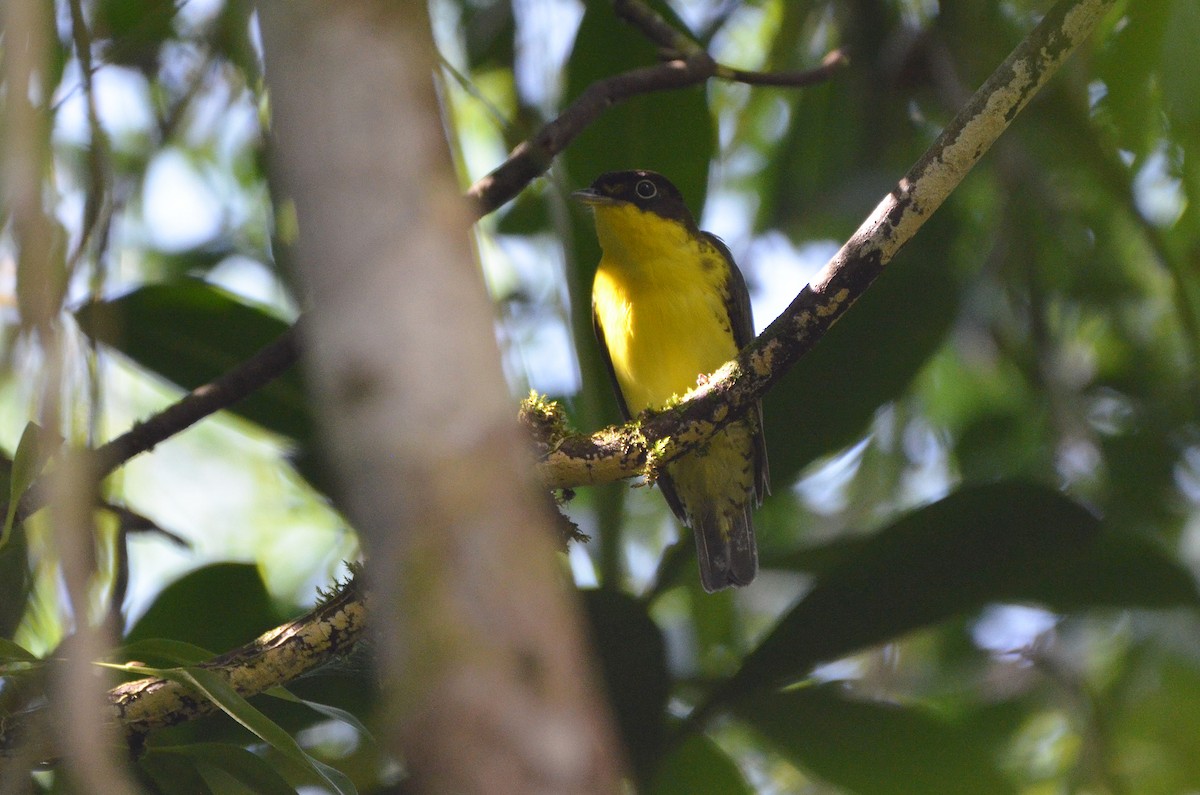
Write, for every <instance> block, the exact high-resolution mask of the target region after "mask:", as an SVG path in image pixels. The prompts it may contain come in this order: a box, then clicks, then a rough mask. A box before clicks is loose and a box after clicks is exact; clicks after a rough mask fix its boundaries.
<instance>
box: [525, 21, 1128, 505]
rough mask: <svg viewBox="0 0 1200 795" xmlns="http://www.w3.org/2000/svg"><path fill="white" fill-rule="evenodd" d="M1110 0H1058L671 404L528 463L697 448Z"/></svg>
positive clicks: (992, 134)
mask: <svg viewBox="0 0 1200 795" xmlns="http://www.w3.org/2000/svg"><path fill="white" fill-rule="evenodd" d="M1114 1H1115V0H1060V2H1059V3H1057V4H1056V5H1055V6H1054V7H1053V8H1052V9H1050V11H1049V12H1048V13H1047V14H1046V16H1045V17H1044V18H1043V19H1042V21H1041V22H1040V23H1039V24H1038V25H1037V27H1035V28H1034V29H1033V30H1032V31H1031V32H1030V33H1029V35H1028V36H1027V37H1026V38H1025V40H1024V41H1022V42H1021V44H1020V45H1018V46H1017V48H1016V49H1015V50H1013V52H1012V54H1011V55H1009V56H1008V58H1007V59H1006V60H1005V61H1004V62H1003V63H1002V64H1001V65H1000V66H999V67H998V68H997V69H996V71H995V72H993V73H992V75H991V77H989V78H988V79H987V81H986V82H985V83H984V84H983V85H982V86H981V87H980V88H979V90H978V91H976V92H975V94H974V95H973V96H972V97H971V99H970V100H969V101H968V102H967V103H966V104H965V105H964V106H963V107H962V109H961V110H960V111H959V113H958V115H957V116H955V118H954V119H953V120H952V121H951V122H950V124H949V125H947V127H946V129H945V130H943V132H942V134H941V135H940V136H938V138H937V140H936V141H934V143H933V144H932V145H931V146H930V147H929V149H928V150H926V152H925V153H924V154H923V155H922V156H921V158H920V159H919V160H918V161H917V162H916V163H915V164H914V165H913V167H912V168H911V169H909V171H908V173H907V174H905V175H904V177H903V178H902V179H901V180H900V182H899V183H898V184H897V185H896V187H895V188H894V189H893V190H892V192H891V193H889V194H888V195H887V196H885V197H884V199H883V201H881V202H880V203H879V205H878V206H877V207H876V208H875V210H874V211H873V212H872V213H871V215H870V216H869V217H868V218H867V219H866V220H865V221H864V222H863V223H862V225H861V226H860V227H859V228H858V231H857V232H855V233H854V235H852V236H851V238H850V239H849V240H848V241H847V242H846V244H845V245H844V246H842V248H841V250H840V251H838V252H837V254H835V255H834V257H833V259H831V260H830V261H829V262H828V263H827V264H826V265H825V267H824V268H823V269H822V270H821V272H820V273H818V274H817V275H816V277H814V279H813V281H812V282H811V283H810V284H809V285H808V286H807V287H805V288H804V290H802V291H801V292H800V294H799V295H797V296H796V298H795V300H793V301H792V303H791V305H790V306H789V307H788V308H787V309H786V310H785V311H784V312H783V314H781V315H780V316H779V317H778V318H776V319H775V321H774V322H772V323H771V325H770V326H768V327H767V329H766V330H765V331H763V333H762V334H761V335H759V337H758V339H756V340H755V341H754V342H753V343H751V344H750V345H749V346H747V347H746V349H745V350H743V351H742V352H741V353H740V354H739V355H738V357H737V358H736V359H734V360H733V361H731V362H727V363H726V364H725V365H724V366H723V367H722V368H721V369H719V370H717V371H716V372H715V373H714V374H713V375H712V376H710V377H709V378H708V379H707V382H706V383H705V384H704V385H703V386H700V387H698V388H696V389H695V390H693V391H692V392H691V393H689V395H688V396H687V399H686V400H685V401H684V402H683V403H682V404H680V405H679V406H677V407H675V408H673V409H671V410H669V411H664V412H661V413H658V414H654V415H647V416H646V417H644V418H643V419H641V420H640V421H638V422H634V423H630V424H627V425H623V426H620V427H610V428H605V429H603V430H600V431H597V432H596V433H594V434H591V435H590V436H588V435H569V436H565V437H562V438H560V439H558V440H557V441H556V442H555V443H554V444H553V445H550V446H547V447H546V448H545V449H543V451H542V452H543V455H542V456H541V460H540V462H539V464H538V474H539V475H540V476H541V480H542V482H544V483H546V484H547V485H548V486H550V487H551V488H570V487H574V486H580V485H586V484H595V483H605V482H609V481H612V480H619V479H621V478H625V477H631V476H634V475H638V474H641V473H642V472H644V471H647V469H653V468H654V467H655V466H658V465H660V464H662V463H666V462H667V461H670V460H673V459H675V458H678V457H679V456H680V455H683V454H684V453H686V452H687V451H689V450H691V449H694V448H695V447H697V446H699V445H701V444H703V443H704V442H705V441H706V440H707V439H709V437H711V436H712V435H713V433H715V432H716V431H717V430H718V429H720V428H721V427H723V426H724V425H725V424H727V423H729V422H730V421H731V420H733V419H735V418H737V417H738V416H740V415H741V414H742V413H743V412H745V411H746V409H747V408H749V407H750V406H751V405H753V404H754V402H755V401H756V400H759V399H760V398H761V397H762V396H763V395H765V394H766V393H767V391H768V390H769V389H770V388H771V386H772V385H773V384H774V383H775V382H776V381H778V380H779V379H780V378H781V377H782V376H783V374H784V373H785V372H787V370H788V369H789V368H790V367H791V366H792V365H793V364H795V363H796V361H798V360H799V359H800V357H801V356H803V355H804V354H805V353H807V352H808V351H809V350H811V349H812V347H813V346H814V345H816V343H817V342H818V341H819V340H820V339H821V337H823V336H824V335H825V332H826V331H828V330H829V328H830V327H831V326H832V325H833V324H834V323H835V322H836V321H837V320H838V318H840V317H841V316H842V314H843V313H844V312H845V311H846V310H847V309H849V308H850V306H851V305H852V304H853V303H854V302H855V301H856V300H858V298H859V297H860V296H861V295H862V294H863V293H864V292H865V291H866V290H867V288H868V287H870V286H871V284H872V283H873V282H874V281H875V279H876V278H877V277H878V276H879V275H880V274H881V273H882V272H883V269H884V268H885V267H886V266H887V264H888V263H889V262H891V260H892V258H893V257H894V256H895V255H896V253H897V252H898V251H899V250H900V249H901V247H903V246H904V244H905V243H907V242H908V241H909V240H910V239H911V238H912V237H913V235H915V234H916V232H917V230H918V229H920V228H921V226H922V225H923V224H924V223H925V221H926V220H927V219H928V218H929V217H930V216H931V215H932V214H933V213H934V211H935V210H937V208H938V207H939V206H941V204H942V202H943V201H945V200H946V198H947V197H948V196H949V195H950V193H951V192H952V191H953V190H954V189H955V188H957V187H958V185H959V183H961V182H962V180H963V179H964V178H965V177H966V175H967V173H968V172H970V170H971V168H973V167H974V165H975V164H976V163H977V162H979V159H980V158H981V157H983V155H984V153H986V152H987V151H988V149H989V148H990V147H991V145H992V144H993V143H995V141H996V139H997V138H999V137H1000V135H1001V134H1002V133H1003V132H1004V131H1005V130H1006V129H1007V128H1008V125H1009V124H1010V123H1011V122H1012V120H1013V119H1014V118H1015V117H1016V116H1017V114H1018V113H1019V112H1020V111H1021V109H1022V108H1024V107H1025V105H1026V104H1027V103H1028V102H1029V100H1030V99H1032V98H1033V96H1034V95H1035V94H1036V93H1037V91H1038V90H1039V89H1040V88H1041V87H1042V86H1043V85H1044V84H1045V83H1046V81H1048V80H1049V79H1050V77H1051V76H1052V75H1054V73H1055V72H1057V71H1058V68H1059V67H1060V66H1061V65H1062V64H1063V62H1064V61H1065V60H1066V59H1067V57H1068V56H1070V55H1071V53H1072V52H1074V50H1075V48H1076V47H1078V46H1079V45H1080V44H1081V43H1082V42H1083V41H1084V40H1086V39H1087V38H1088V36H1089V35H1090V34H1091V32H1092V30H1093V28H1094V27H1095V25H1096V23H1097V21H1098V20H1099V19H1100V17H1101V16H1102V15H1103V14H1104V13H1105V12H1106V11H1107V10H1108V9H1109V8H1111V7H1112V5H1113V3H1114Z"/></svg>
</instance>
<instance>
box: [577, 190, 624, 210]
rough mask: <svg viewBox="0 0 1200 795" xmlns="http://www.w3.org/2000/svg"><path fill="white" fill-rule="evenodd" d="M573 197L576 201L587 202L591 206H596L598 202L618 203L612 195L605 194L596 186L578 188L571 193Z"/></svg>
mask: <svg viewBox="0 0 1200 795" xmlns="http://www.w3.org/2000/svg"><path fill="white" fill-rule="evenodd" d="M571 198H572V199H574V200H575V201H577V202H579V203H581V204H586V205H588V206H589V207H594V206H596V205H597V204H616V203H617V200H616V199H614V198H613V197H611V196H605V195H604V194H603V193H601V192H600V191H598V190H596V189H595V188H584V189H583V190H577V191H575V192H574V193H572V194H571Z"/></svg>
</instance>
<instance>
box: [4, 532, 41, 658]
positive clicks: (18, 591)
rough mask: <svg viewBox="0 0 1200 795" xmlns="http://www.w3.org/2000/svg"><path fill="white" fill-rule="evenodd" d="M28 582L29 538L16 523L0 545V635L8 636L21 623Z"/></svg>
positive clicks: (27, 596) (30, 583)
mask: <svg viewBox="0 0 1200 795" xmlns="http://www.w3.org/2000/svg"><path fill="white" fill-rule="evenodd" d="M32 586H33V577H32V575H31V574H30V570H29V542H28V538H27V537H26V534H25V528H24V526H18V527H16V528H14V529H13V532H12V536H11V537H10V538H9V540H8V543H7V544H6V545H4V546H3V547H0V638H11V637H12V636H13V633H15V632H16V631H17V627H19V626H20V625H21V619H22V617H23V616H24V615H25V608H26V607H27V604H28V598H29V591H30V589H31V588H32Z"/></svg>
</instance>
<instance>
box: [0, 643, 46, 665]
mask: <svg viewBox="0 0 1200 795" xmlns="http://www.w3.org/2000/svg"><path fill="white" fill-rule="evenodd" d="M36 662H39V659H38V658H37V656H35V655H34V654H33V652H31V651H29V650H28V649H26V648H25V647H24V646H22V645H20V644H18V643H13V642H12V641H11V640H8V639H7V638H0V666H4V665H9V664H11V663H36Z"/></svg>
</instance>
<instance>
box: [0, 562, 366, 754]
mask: <svg viewBox="0 0 1200 795" xmlns="http://www.w3.org/2000/svg"><path fill="white" fill-rule="evenodd" d="M366 622H367V596H366V593H365V592H364V591H363V589H362V587H361V586H360V585H359V584H358V582H357V580H351V581H350V582H349V583H347V584H346V585H345V586H343V587H341V588H340V589H339V590H338V592H337V593H336V594H334V595H333V596H331V597H330V598H329V599H326V600H324V601H323V602H322V603H321V604H319V605H317V606H316V607H314V608H313V609H312V610H310V611H309V612H308V613H307V614H305V615H303V616H301V617H300V618H297V619H296V620H294V621H290V622H288V623H287V624H283V625H282V626H279V627H276V628H275V629H272V630H270V631H268V632H265V633H263V634H262V635H261V636H259V637H258V638H257V639H255V640H253V641H251V642H250V643H247V644H246V645H244V646H240V647H238V648H236V649H234V650H232V651H230V652H226V653H225V654H222V655H220V656H217V657H214V658H213V659H212V660H209V661H207V662H203V663H201V664H200V665H199V667H201V668H207V669H208V670H210V671H214V672H216V673H217V674H219V675H221V676H222V677H224V678H225V680H226V681H228V682H229V684H230V685H231V686H232V687H233V689H234V690H235V691H237V693H238V694H239V695H242V696H247V697H249V696H253V695H256V694H258V693H261V692H263V691H264V690H269V689H270V688H272V687H276V686H278V685H281V684H284V683H286V682H290V681H292V680H294V679H297V678H299V677H300V676H302V675H303V674H306V673H308V672H310V671H313V670H315V669H316V668H319V667H321V666H324V665H327V664H329V663H331V662H334V661H336V660H339V659H342V658H344V657H345V656H346V655H348V654H349V653H350V651H351V650H352V649H353V648H354V646H355V645H356V644H357V643H358V642H359V641H360V640H361V639H362V638H363V636H364V634H365V631H366ZM108 705H109V710H110V712H109V714H108V715H107V718H108V720H110V721H111V722H112V723H114V724H116V725H117V726H118V727H120V728H121V729H122V730H123V731H124V733H125V736H126V738H127V739H128V742H129V745H130V749H131V750H133V751H137V750H139V748H140V746H141V744H142V743H143V742H144V740H145V736H146V734H148V733H149V732H151V731H154V730H156V729H162V728H166V727H168V726H175V725H177V724H179V723H183V722H185V721H190V720H195V719H196V718H201V717H204V716H205V715H211V714H213V713H215V712H217V711H218V707H217V705H216V704H214V703H213V702H212V701H209V700H208V699H206V698H204V696H202V695H200V694H199V693H197V692H195V691H194V690H193V689H191V688H189V687H188V686H187V685H184V684H180V683H179V682H177V681H173V680H170V679H162V678H159V677H148V678H144V679H138V680H135V681H132V682H126V683H124V684H121V685H117V686H116V687H114V688H112V689H111V690H109V691H108ZM43 717H44V708H43V709H34V710H31V711H28V712H22V713H20V714H17V715H12V716H10V717H7V718H6V719H5V720H3V721H0V760H3V759H4V758H5V757H10V758H11V757H14V756H17V755H18V754H19V755H20V756H21V757H22V758H25V759H33V760H36V761H43V760H49V759H53V758H55V757H56V756H58V754H59V753H60V750H59V749H58V748H56V746H55V741H54V740H53V738H52V737H51V736H50V734H49V733H48V732H46V731H45V730H44V729H45V727H44V726H43V725H41V719H42V718H43Z"/></svg>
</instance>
